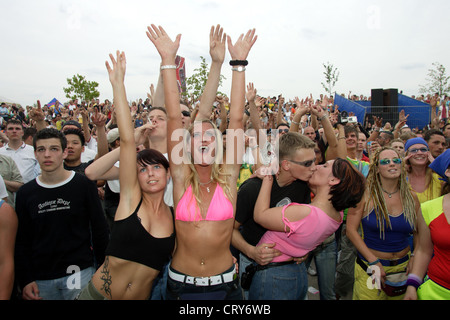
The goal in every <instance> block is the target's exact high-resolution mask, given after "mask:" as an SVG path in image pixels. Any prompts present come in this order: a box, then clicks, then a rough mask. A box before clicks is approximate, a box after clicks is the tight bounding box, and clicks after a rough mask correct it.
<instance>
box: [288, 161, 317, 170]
mask: <svg viewBox="0 0 450 320" xmlns="http://www.w3.org/2000/svg"><path fill="white" fill-rule="evenodd" d="M287 161H289V162H292V163H295V164H298V165H299V166H303V167H305V168H309V167H311V166H312V165H313V164H314V163H315V162H316V159H314V160H308V161H302V162H299V161H294V160H289V159H288V160H287Z"/></svg>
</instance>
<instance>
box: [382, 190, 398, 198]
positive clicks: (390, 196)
mask: <svg viewBox="0 0 450 320" xmlns="http://www.w3.org/2000/svg"><path fill="white" fill-rule="evenodd" d="M381 189H383V188H381ZM398 190H400V189H398V188H397V190H395V191H394V192H387V191H386V190H384V189H383V191H384V192H386V193H387V195H388V197H389V198H392V195H393V194H395V193H397V192H398Z"/></svg>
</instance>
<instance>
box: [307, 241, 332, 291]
mask: <svg viewBox="0 0 450 320" xmlns="http://www.w3.org/2000/svg"><path fill="white" fill-rule="evenodd" d="M336 247H337V246H336V241H335V240H333V241H332V242H330V243H328V244H324V245H320V246H318V247H317V248H316V249H314V250H313V251H311V252H310V253H309V256H308V260H306V261H305V264H306V269H308V268H309V266H310V265H311V261H312V259H314V263H315V265H316V270H317V277H318V279H317V280H318V283H319V293H320V300H336V294H335V292H334V282H335V280H336V264H337V248H336Z"/></svg>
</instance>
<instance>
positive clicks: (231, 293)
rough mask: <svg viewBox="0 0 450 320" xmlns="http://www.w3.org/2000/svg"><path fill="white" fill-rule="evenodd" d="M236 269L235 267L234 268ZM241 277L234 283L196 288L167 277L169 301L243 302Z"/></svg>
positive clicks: (167, 296)
mask: <svg viewBox="0 0 450 320" xmlns="http://www.w3.org/2000/svg"><path fill="white" fill-rule="evenodd" d="M233 268H234V266H233ZM239 281H240V278H239V276H237V277H236V279H234V280H233V281H232V282H228V283H222V284H218V285H214V286H205V287H203V286H196V285H193V284H188V283H184V282H179V281H175V280H173V279H171V278H170V277H167V293H166V298H167V300H242V299H243V297H242V289H241V285H240V283H239Z"/></svg>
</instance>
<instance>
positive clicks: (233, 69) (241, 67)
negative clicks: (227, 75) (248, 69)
mask: <svg viewBox="0 0 450 320" xmlns="http://www.w3.org/2000/svg"><path fill="white" fill-rule="evenodd" d="M231 70H232V71H237V72H243V71H245V67H243V66H239V67H235V68H231Z"/></svg>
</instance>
